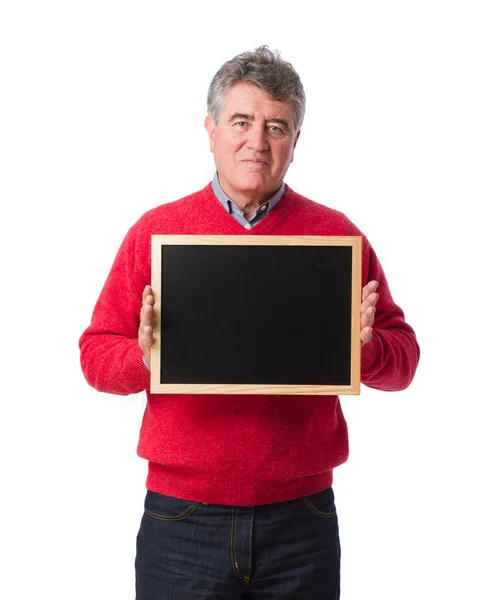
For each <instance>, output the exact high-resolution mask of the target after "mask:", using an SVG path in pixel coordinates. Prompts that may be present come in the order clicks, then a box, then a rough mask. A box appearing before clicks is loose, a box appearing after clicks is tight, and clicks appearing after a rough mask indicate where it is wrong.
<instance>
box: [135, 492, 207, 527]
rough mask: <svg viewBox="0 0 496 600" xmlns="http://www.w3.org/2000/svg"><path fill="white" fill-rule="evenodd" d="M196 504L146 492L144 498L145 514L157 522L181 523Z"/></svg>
mask: <svg viewBox="0 0 496 600" xmlns="http://www.w3.org/2000/svg"><path fill="white" fill-rule="evenodd" d="M197 506H198V502H192V501H191V500H181V499H180V498H173V497H172V496H164V495H163V494H158V493H157V492H151V491H148V492H147V494H146V498H145V514H146V515H148V516H149V517H152V518H153V519H157V520H159V521H181V520H183V519H185V518H186V517H189V515H191V514H192V513H193V511H194V510H195V508H196V507H197Z"/></svg>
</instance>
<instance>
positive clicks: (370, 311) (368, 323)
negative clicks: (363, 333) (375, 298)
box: [361, 306, 375, 329]
mask: <svg viewBox="0 0 496 600" xmlns="http://www.w3.org/2000/svg"><path fill="white" fill-rule="evenodd" d="M374 319H375V307H374V306H369V307H368V308H367V310H366V311H365V312H364V313H363V314H362V318H361V325H362V329H363V328H364V327H372V325H373V324H374Z"/></svg>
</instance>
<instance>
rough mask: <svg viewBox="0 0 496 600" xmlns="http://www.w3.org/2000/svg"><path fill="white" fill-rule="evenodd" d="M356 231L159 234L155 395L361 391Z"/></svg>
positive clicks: (155, 286)
mask: <svg viewBox="0 0 496 600" xmlns="http://www.w3.org/2000/svg"><path fill="white" fill-rule="evenodd" d="M361 248H362V239H361V237H359V236H343V237H323V236H248V235H242V236H187V235H185V236H177V235H154V236H152V289H153V293H154V296H155V308H154V344H153V347H152V364H151V384H150V391H151V393H169V394H182V393H188V394H359V393H360V304H361Z"/></svg>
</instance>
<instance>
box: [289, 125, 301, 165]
mask: <svg viewBox="0 0 496 600" xmlns="http://www.w3.org/2000/svg"><path fill="white" fill-rule="evenodd" d="M300 133H301V129H300V130H299V131H297V133H296V135H295V139H294V142H293V155H292V156H291V162H293V159H294V150H295V148H296V144H297V143H298V139H299V137H300Z"/></svg>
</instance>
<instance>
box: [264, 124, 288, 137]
mask: <svg viewBox="0 0 496 600" xmlns="http://www.w3.org/2000/svg"><path fill="white" fill-rule="evenodd" d="M267 130H268V132H269V133H270V135H271V136H272V137H284V135H285V134H286V132H285V131H284V130H283V129H281V128H280V127H278V126H277V125H269V126H268V127H267Z"/></svg>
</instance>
